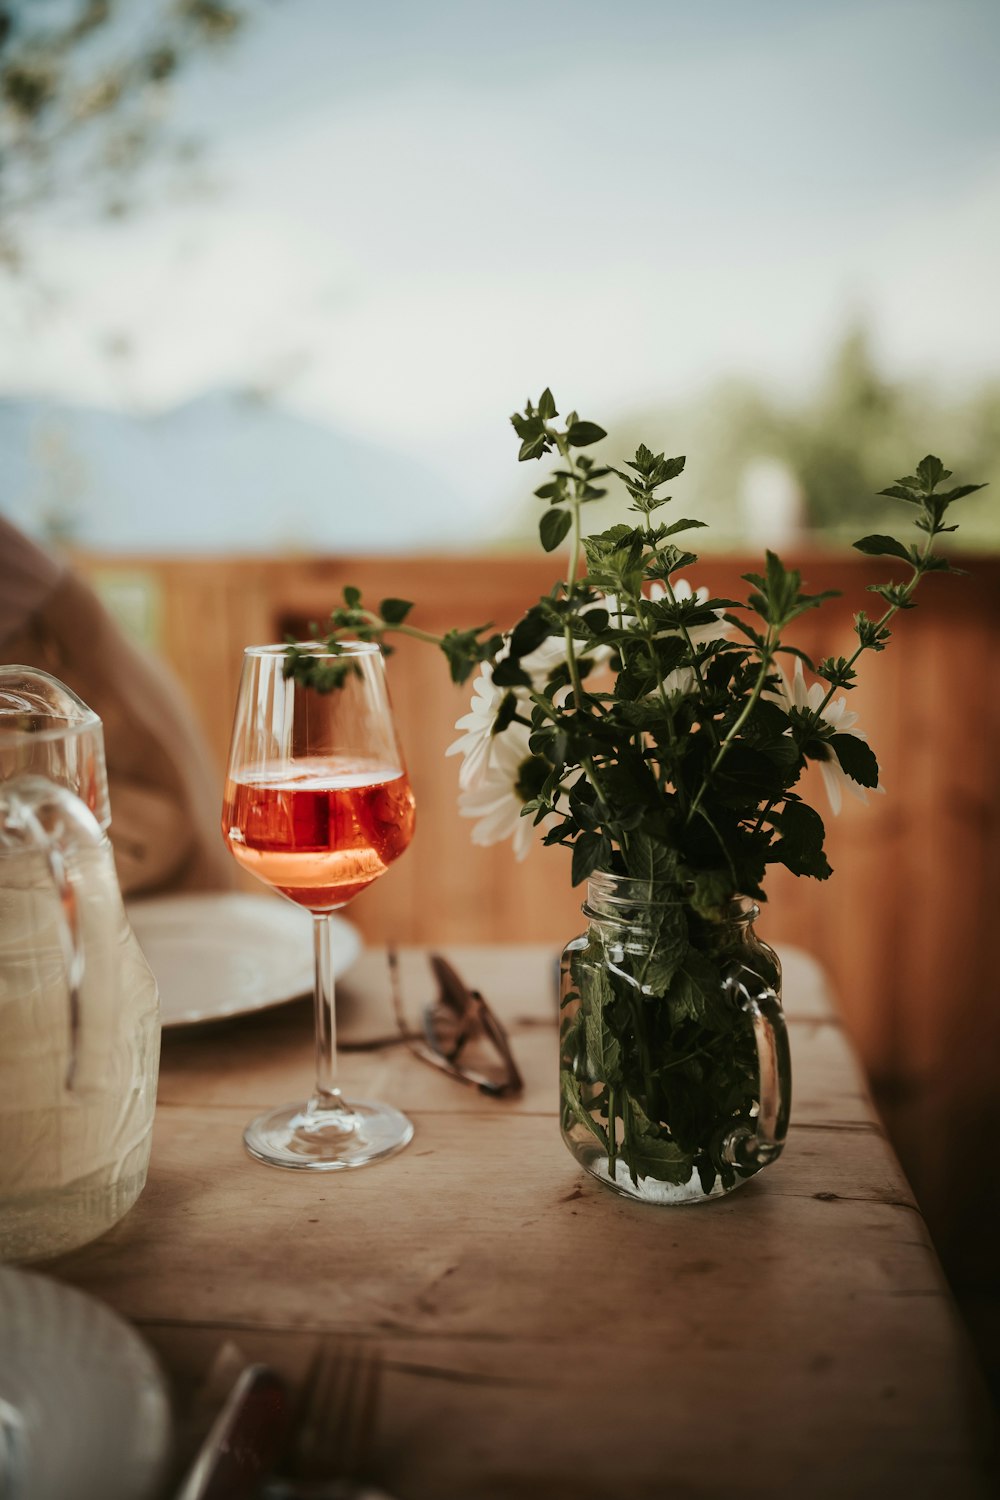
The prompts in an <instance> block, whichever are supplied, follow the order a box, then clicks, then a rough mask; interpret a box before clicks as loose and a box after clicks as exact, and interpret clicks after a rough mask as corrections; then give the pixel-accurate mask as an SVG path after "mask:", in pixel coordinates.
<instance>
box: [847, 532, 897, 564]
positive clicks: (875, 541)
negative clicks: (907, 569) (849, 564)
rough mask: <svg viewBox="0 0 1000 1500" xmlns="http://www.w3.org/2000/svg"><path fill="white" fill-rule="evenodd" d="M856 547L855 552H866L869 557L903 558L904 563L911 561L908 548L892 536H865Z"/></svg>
mask: <svg viewBox="0 0 1000 1500" xmlns="http://www.w3.org/2000/svg"><path fill="white" fill-rule="evenodd" d="M854 547H855V551H857V552H864V553H866V554H867V555H868V556H869V557H901V558H902V559H903V561H904V562H909V561H910V554H909V552H908V550H907V549H906V547H904V546H903V543H902V542H897V541H896V538H895V537H892V536H881V535H879V534H875V535H873V536H863V537H862V538H861V540H860V541H859V542H855V543H854Z"/></svg>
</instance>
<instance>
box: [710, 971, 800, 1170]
mask: <svg viewBox="0 0 1000 1500" xmlns="http://www.w3.org/2000/svg"><path fill="white" fill-rule="evenodd" d="M726 988H727V989H728V990H729V991H730V993H731V994H733V995H734V996H735V998H736V1002H737V1004H738V1005H739V1006H740V1008H741V1009H742V1010H744V1011H745V1012H746V1013H747V1015H748V1016H749V1017H750V1021H751V1023H752V1025H753V1035H754V1041H755V1043H756V1045H757V1069H758V1073H759V1076H760V1094H759V1101H760V1102H759V1108H758V1113H757V1120H756V1129H755V1130H751V1129H749V1128H748V1127H747V1126H746V1125H740V1126H738V1127H737V1129H736V1130H734V1131H732V1132H731V1133H730V1134H729V1136H728V1137H727V1138H726V1141H725V1145H724V1147H723V1156H724V1157H725V1159H726V1161H728V1162H730V1163H731V1164H732V1165H733V1166H735V1167H760V1166H766V1165H767V1163H768V1162H770V1161H774V1159H775V1157H777V1156H780V1155H781V1151H782V1148H783V1146H784V1144H785V1136H786V1135H787V1133H788V1113H789V1109H790V1106H791V1102H792V1064H791V1056H790V1053H789V1050H788V1030H787V1028H786V1026H785V1017H784V1013H783V1012H782V1009H781V1002H780V1000H779V999H778V996H777V994H776V993H775V991H774V990H773V989H772V988H771V987H770V985H765V984H763V983H762V982H761V980H760V979H759V978H758V976H757V975H756V974H753V973H752V972H751V970H749V969H745V968H741V969H739V970H738V971H737V972H736V973H735V974H731V975H730V976H729V977H728V979H727V980H726Z"/></svg>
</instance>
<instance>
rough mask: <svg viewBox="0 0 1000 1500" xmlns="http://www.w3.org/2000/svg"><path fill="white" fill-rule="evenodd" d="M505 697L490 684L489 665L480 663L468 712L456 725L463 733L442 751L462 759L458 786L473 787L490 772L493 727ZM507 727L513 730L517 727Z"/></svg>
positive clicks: (491, 676)
mask: <svg viewBox="0 0 1000 1500" xmlns="http://www.w3.org/2000/svg"><path fill="white" fill-rule="evenodd" d="M505 694H506V689H505V688H499V687H497V686H496V685H495V684H494V682H493V668H492V667H491V665H490V663H489V662H483V664H482V666H481V667H480V668H479V676H478V677H477V678H476V680H475V682H473V684H472V702H471V704H470V705H469V712H468V713H467V714H463V715H462V717H461V718H460V719H459V720H458V721H457V722H456V724H455V728H456V729H463V730H464V731H465V733H464V734H462V735H461V736H460V737H459V738H458V739H457V740H454V741H453V742H452V744H450V745H449V746H448V748H447V750H446V751H445V752H444V753H445V755H461V756H463V757H464V759H463V761H462V766H461V769H460V771H459V773H458V784H459V786H460V787H463V788H464V787H470V786H474V785H475V784H476V782H477V781H479V779H480V778H481V777H482V776H483V775H484V774H485V773H486V771H487V770H488V769H489V763H490V753H491V748H492V745H493V741H494V739H496V738H497V736H496V735H494V733H493V726H494V724H495V723H496V717H497V714H498V712H499V710H500V704H501V703H502V702H503V699H504V696H505ZM510 727H511V728H512V729H513V728H515V727H516V726H515V725H511V726H510Z"/></svg>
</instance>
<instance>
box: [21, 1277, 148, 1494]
mask: <svg viewBox="0 0 1000 1500" xmlns="http://www.w3.org/2000/svg"><path fill="white" fill-rule="evenodd" d="M0 1329H2V1330H3V1334H2V1337H0V1491H2V1493H3V1494H4V1495H5V1496H7V1495H9V1496H11V1497H12V1500H68V1497H69V1496H72V1497H73V1500H146V1497H147V1496H150V1495H154V1494H156V1493H158V1485H159V1481H160V1478H161V1474H162V1470H163V1465H164V1460H165V1458H166V1454H167V1448H168V1443H169V1440H170V1409H169V1405H168V1402H167V1395H166V1388H165V1386H164V1381H163V1377H162V1375H161V1374H160V1370H159V1368H158V1366H157V1363H156V1360H155V1359H154V1357H153V1354H152V1352H151V1351H150V1350H149V1349H148V1348H147V1346H146V1345H145V1344H144V1343H143V1341H142V1339H141V1338H140V1337H139V1335H138V1334H137V1333H136V1331H135V1330H134V1329H133V1328H130V1327H129V1325H128V1324H127V1323H125V1322H123V1321H122V1319H121V1318H119V1317H118V1316H117V1314H115V1313H113V1312H112V1311H111V1309H110V1308H109V1307H105V1306H104V1304H103V1303H102V1302H98V1301H96V1300H95V1299H94V1298H93V1297H88V1296H86V1295H85V1293H83V1292H79V1291H77V1290H76V1288H75V1287H69V1286H63V1285H62V1284H61V1283H60V1282H58V1281H53V1280H51V1279H50V1278H49V1277H48V1276H39V1275H36V1274H35V1273H33V1272H28V1271H18V1270H14V1269H13V1268H12V1267H9V1266H4V1267H0Z"/></svg>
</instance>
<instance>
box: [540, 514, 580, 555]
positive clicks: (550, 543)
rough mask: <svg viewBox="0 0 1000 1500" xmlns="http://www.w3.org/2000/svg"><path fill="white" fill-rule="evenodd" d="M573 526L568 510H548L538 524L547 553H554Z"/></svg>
mask: <svg viewBox="0 0 1000 1500" xmlns="http://www.w3.org/2000/svg"><path fill="white" fill-rule="evenodd" d="M572 525H573V517H572V515H571V514H570V512H569V511H568V510H547V511H546V512H545V514H544V515H543V516H542V519H541V521H540V522H539V523H538V534H539V536H540V537H541V539H542V546H543V547H544V548H545V550H546V552H554V551H555V549H556V548H557V547H558V546H559V543H560V542H561V541H562V540H563V538H564V537H565V536H566V534H567V533H568V531H569V529H570V527H571V526H572Z"/></svg>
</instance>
